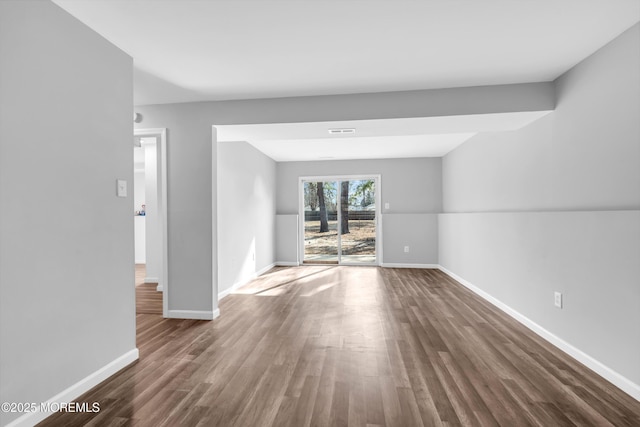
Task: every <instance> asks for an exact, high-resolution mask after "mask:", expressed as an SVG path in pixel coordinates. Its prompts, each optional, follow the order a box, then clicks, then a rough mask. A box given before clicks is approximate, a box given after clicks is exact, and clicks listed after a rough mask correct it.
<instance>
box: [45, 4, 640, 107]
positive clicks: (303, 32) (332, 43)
mask: <svg viewBox="0 0 640 427" xmlns="http://www.w3.org/2000/svg"><path fill="white" fill-rule="evenodd" d="M54 2H55V3H57V4H58V5H60V6H61V7H63V8H64V9H66V10H67V11H68V12H70V13H71V14H72V15H74V16H76V17H77V18H78V19H80V20H81V21H83V22H84V23H85V24H87V25H88V26H90V27H91V28H93V29H94V30H96V31H97V32H98V33H100V34H101V35H103V36H104V37H105V38H107V39H108V40H110V41H111V42H112V43H114V44H115V45H116V46H118V47H120V48H121V49H122V50H124V51H125V52H127V53H128V54H129V55H131V56H132V57H133V58H134V65H135V74H134V82H135V89H134V93H135V103H136V105H143V104H157V103H171V102H188V101H204V100H224V99H246V98H266V97H283V96H301V95H321V94H341V93H362V92H384V91H397V90H414V89H430V88H444V87H461V86H477V85H493V84H506V83H522V82H536V81H550V80H553V79H555V78H556V77H558V76H559V75H560V74H562V73H563V72H565V71H566V70H567V69H569V68H570V67H572V66H573V65H575V64H576V63H578V62H579V61H580V60H582V59H584V58H585V57H587V56H588V55H590V54H591V53H593V52H595V51H596V50H597V49H599V48H600V47H602V46H603V45H604V44H606V43H607V42H609V41H610V40H612V39H613V38H615V37H616V36H617V35H619V34H620V33H621V32H623V31H624V30H625V29H627V28H629V27H631V26H632V25H633V24H634V23H636V22H638V20H640V0H518V1H515V0H482V1H478V0H423V1H401V0H393V1H392V0H386V1H376V0H369V1H357V0H323V1H311V0H309V1H300V0H294V1H291V0H290V1H271V0H269V1H267V0H259V1H245V0H233V1H228V0H227V1H224V0H209V1H206V0H195V1H194V0H135V1H133V0H91V1H87V0H54Z"/></svg>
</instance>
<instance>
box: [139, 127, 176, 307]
mask: <svg viewBox="0 0 640 427" xmlns="http://www.w3.org/2000/svg"><path fill="white" fill-rule="evenodd" d="M133 135H134V136H137V137H141V138H156V154H157V160H158V165H157V166H158V168H157V171H158V213H159V215H158V216H159V221H160V234H161V236H160V241H161V242H162V249H161V254H162V255H161V262H162V267H161V269H160V277H158V290H159V291H162V316H163V317H169V251H168V240H167V236H168V224H167V129H166V128H153V129H135V130H134V131H133Z"/></svg>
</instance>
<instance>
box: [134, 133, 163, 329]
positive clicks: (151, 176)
mask: <svg viewBox="0 0 640 427" xmlns="http://www.w3.org/2000/svg"><path fill="white" fill-rule="evenodd" d="M166 170H167V169H166V130H165V129H136V130H135V131H134V192H133V193H134V221H135V264H136V269H135V270H136V311H137V312H138V313H146V314H162V315H163V316H164V317H167V307H168V291H169V287H168V280H167V278H168V265H167V264H168V259H167V254H168V251H167V221H166V218H167V175H166Z"/></svg>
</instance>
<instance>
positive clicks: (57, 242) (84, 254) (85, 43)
mask: <svg viewBox="0 0 640 427" xmlns="http://www.w3.org/2000/svg"><path fill="white" fill-rule="evenodd" d="M0 54H1V57H2V60H1V61H0V209H1V215H0V401H2V402H45V401H47V400H48V399H50V398H52V397H53V396H55V395H56V394H58V393H60V392H63V391H65V390H69V387H72V386H73V385H74V384H76V383H78V382H79V381H81V380H84V379H86V378H87V377H89V376H90V375H92V374H94V373H96V372H97V371H98V370H99V369H101V368H103V367H107V366H108V365H109V364H111V363H112V362H115V363H116V365H117V364H118V362H117V361H118V360H120V361H122V360H125V359H126V360H129V361H131V359H132V358H137V350H136V348H135V346H136V343H135V295H134V285H133V283H134V270H133V257H134V253H133V249H134V248H133V215H132V211H133V198H132V190H133V158H132V151H131V149H132V141H131V138H132V134H133V129H132V120H131V117H132V100H133V89H132V59H131V58H130V57H129V56H127V55H126V54H124V53H123V52H122V51H120V50H119V49H117V48H116V47H115V46H113V45H111V44H110V43H109V42H107V41H106V40H104V39H103V38H102V37H100V36H99V35H98V34H96V33H95V32H93V31H92V30H90V29H89V28H87V27H86V26H84V25H83V24H82V23H80V22H79V21H78V20H76V19H75V18H73V17H71V16H70V15H68V14H67V13H66V12H64V11H63V10H62V9H60V8H59V7H58V6H56V5H54V4H53V3H51V2H49V1H1V2H0ZM116 179H125V180H127V182H128V184H129V197H127V198H118V197H116ZM25 195H28V197H25ZM122 358H124V359H122ZM111 366H112V367H113V366H114V365H111ZM109 369H110V368H108V369H107V371H108V370H109ZM80 389H81V388H80ZM80 389H75V390H80ZM75 397H77V395H73V394H71V395H69V394H67V395H66V398H68V399H69V400H72V399H73V398H75ZM20 415H21V414H17V413H5V412H2V413H0V425H6V424H8V423H9V422H12V421H14V420H16V418H17V417H18V416H20ZM30 420H31V421H30V422H31V423H32V422H34V420H37V415H35V416H32V417H31V418H30Z"/></svg>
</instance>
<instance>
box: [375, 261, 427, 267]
mask: <svg viewBox="0 0 640 427" xmlns="http://www.w3.org/2000/svg"><path fill="white" fill-rule="evenodd" d="M380 267H385V268H439V267H440V266H439V265H438V264H403V263H395V262H383V263H382V264H380Z"/></svg>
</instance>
